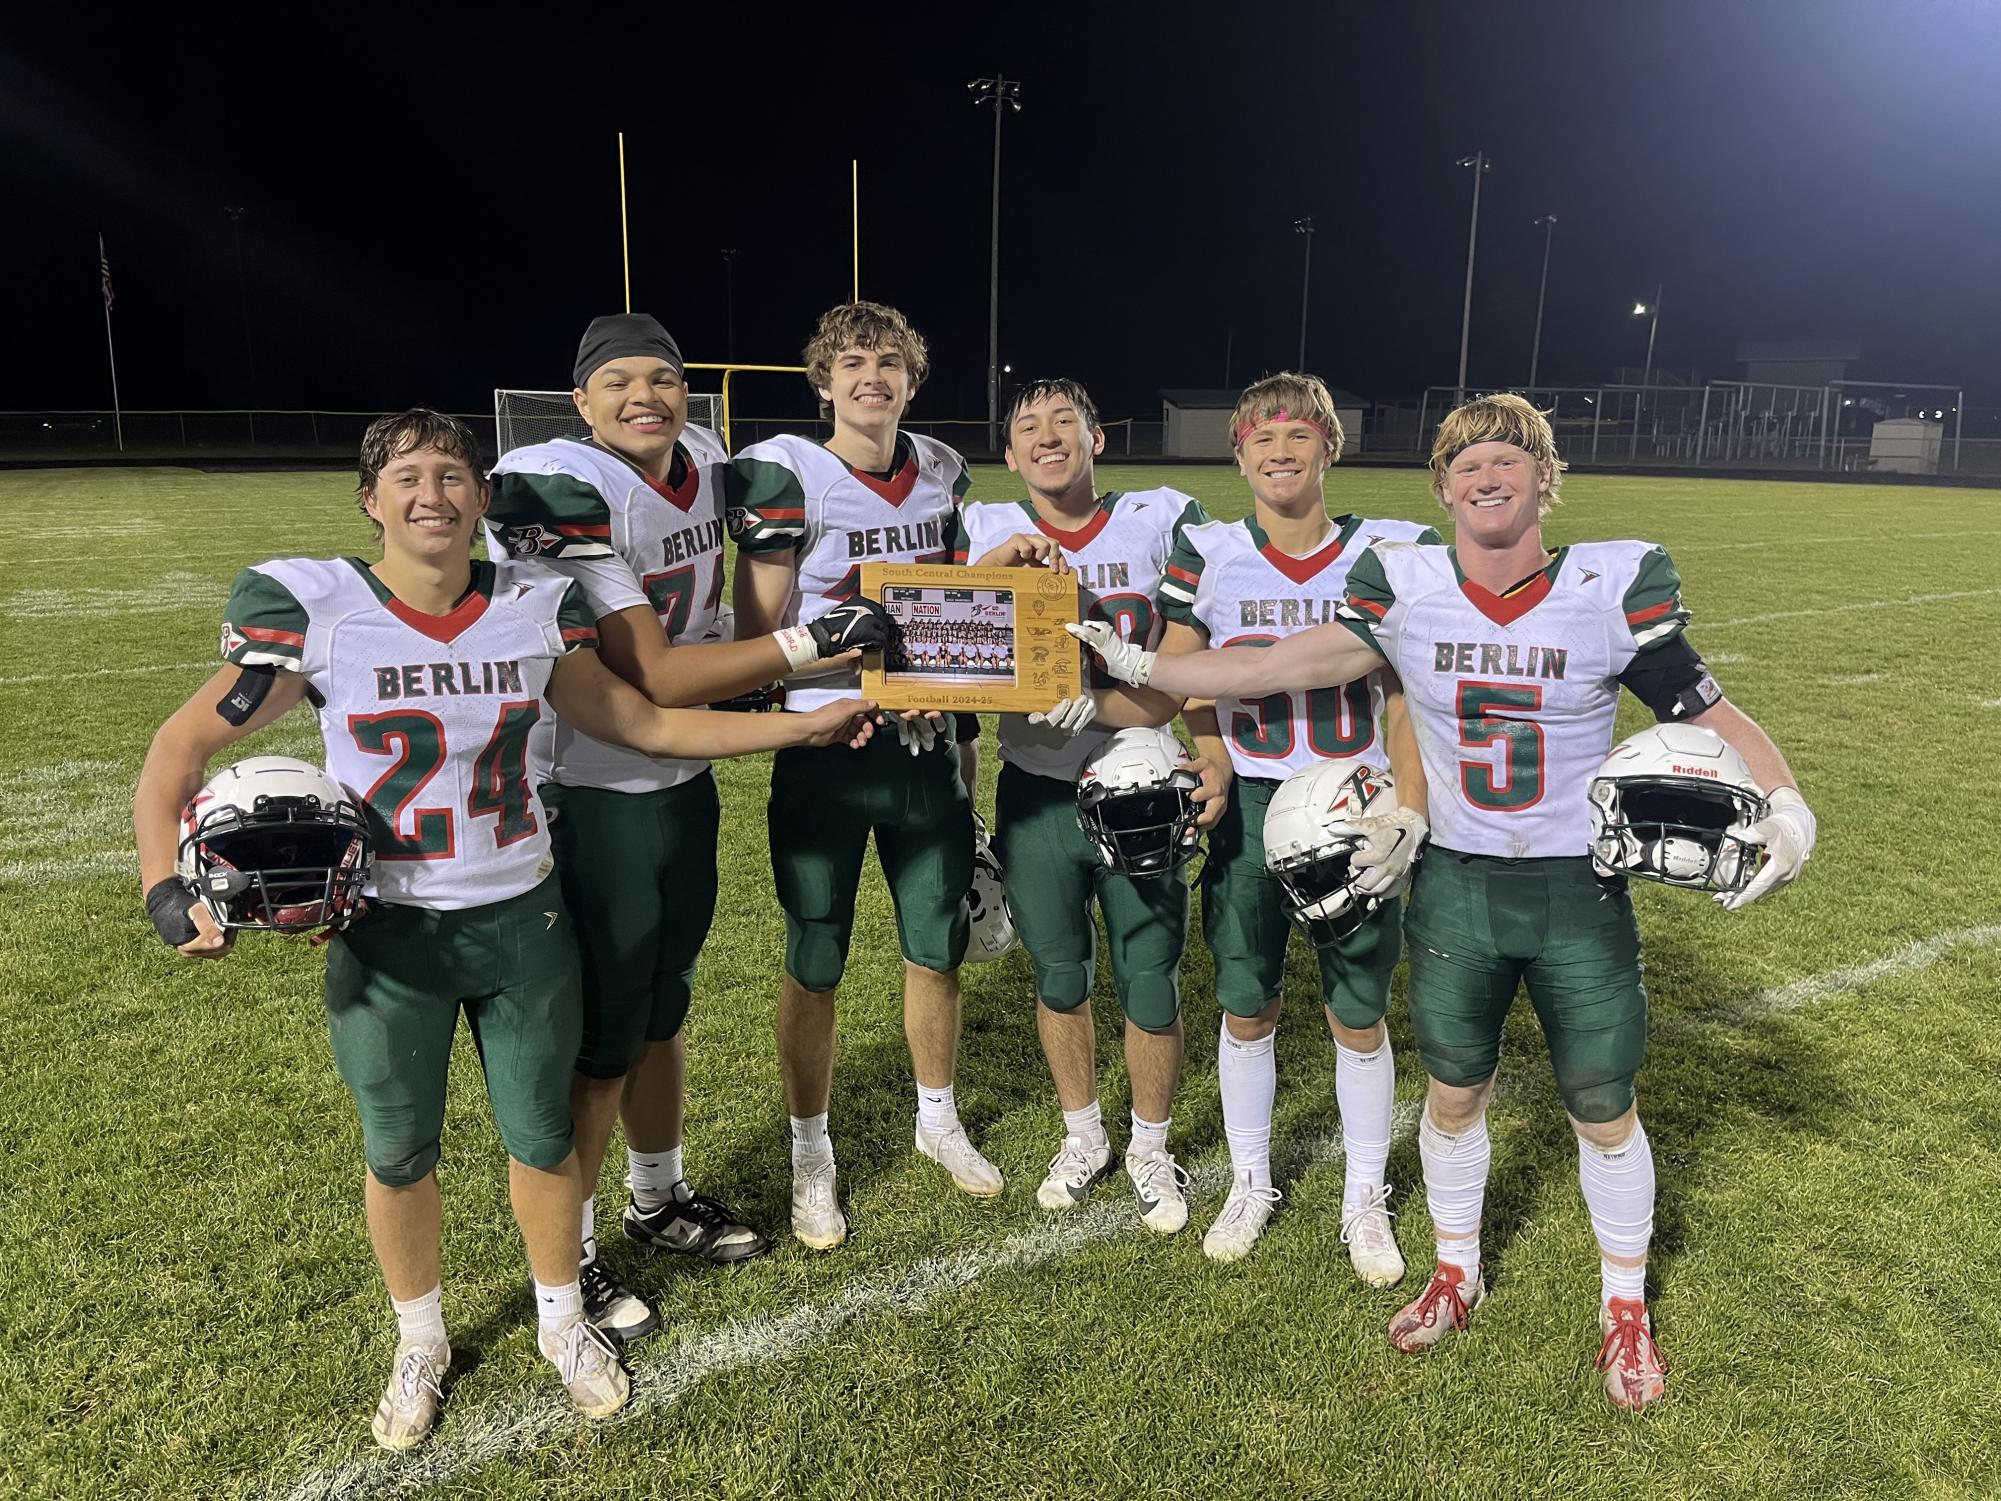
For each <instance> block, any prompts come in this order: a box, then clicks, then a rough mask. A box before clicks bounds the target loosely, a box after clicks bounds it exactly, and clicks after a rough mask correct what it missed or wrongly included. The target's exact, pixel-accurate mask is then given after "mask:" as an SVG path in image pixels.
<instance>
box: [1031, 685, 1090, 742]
mask: <svg viewBox="0 0 2001 1501" xmlns="http://www.w3.org/2000/svg"><path fill="white" fill-rule="evenodd" d="M1097 717H1098V700H1097V698H1096V697H1095V696H1094V695H1093V694H1092V693H1091V691H1090V690H1089V689H1088V688H1087V689H1085V690H1084V691H1083V692H1082V693H1080V694H1078V695H1077V696H1076V697H1075V698H1064V699H1058V700H1057V701H1056V703H1055V704H1053V705H1051V706H1050V707H1049V708H1047V709H1037V710H1036V711H1035V712H1034V713H1033V714H1031V715H1029V716H1028V722H1029V723H1030V724H1042V725H1047V726H1049V728H1050V729H1052V730H1058V731H1061V732H1062V733H1063V734H1065V735H1068V736H1070V737H1072V738H1075V737H1076V736H1078V735H1081V734H1083V733H1084V728H1085V726H1087V725H1088V724H1090V722H1091V721H1092V720H1094V719H1096V718H1097Z"/></svg>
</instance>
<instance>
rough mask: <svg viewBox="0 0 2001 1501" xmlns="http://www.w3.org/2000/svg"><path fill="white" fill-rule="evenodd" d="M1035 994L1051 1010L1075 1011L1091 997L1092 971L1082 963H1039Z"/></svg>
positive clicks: (1036, 972)
mask: <svg viewBox="0 0 2001 1501" xmlns="http://www.w3.org/2000/svg"><path fill="white" fill-rule="evenodd" d="M1035 994H1036V998H1037V999H1038V1000H1040V1001H1041V1002H1042V1004H1043V1005H1045V1006H1047V1007H1048V1008H1049V1009H1050V1010H1051V1011H1065V1012H1067V1011H1075V1010H1076V1009H1077V1008H1078V1007H1079V1006H1081V1005H1083V1004H1084V1002H1085V1001H1087V1000H1089V999H1090V998H1091V972H1090V971H1089V970H1087V969H1085V968H1084V966H1083V965H1081V964H1051V965H1047V966H1045V965H1041V964H1038V965H1036V966H1035Z"/></svg>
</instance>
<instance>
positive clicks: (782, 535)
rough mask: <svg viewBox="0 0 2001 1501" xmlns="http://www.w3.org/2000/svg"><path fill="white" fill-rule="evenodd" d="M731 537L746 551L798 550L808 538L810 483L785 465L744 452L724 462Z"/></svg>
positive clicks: (724, 480) (724, 489)
mask: <svg viewBox="0 0 2001 1501" xmlns="http://www.w3.org/2000/svg"><path fill="white" fill-rule="evenodd" d="M723 497H724V502H725V504H726V505H727V506H728V508H729V529H730V540H731V541H732V542H734V543H736V545H737V547H738V548H739V549H740V550H742V551H744V552H779V551H782V550H783V549H786V548H791V549H792V550H793V551H795V552H796V551H798V550H799V549H800V548H801V547H803V546H804V545H805V542H806V487H805V486H804V485H803V484H802V483H800V479H799V476H798V475H796V474H794V473H793V472H792V471H791V470H790V469H788V468H786V466H785V465H783V464H779V463H774V462H773V461H772V460H770V459H763V458H753V457H752V456H750V455H749V454H741V455H739V456H738V457H736V458H734V459H731V460H730V461H729V463H728V464H726V465H724V466H723Z"/></svg>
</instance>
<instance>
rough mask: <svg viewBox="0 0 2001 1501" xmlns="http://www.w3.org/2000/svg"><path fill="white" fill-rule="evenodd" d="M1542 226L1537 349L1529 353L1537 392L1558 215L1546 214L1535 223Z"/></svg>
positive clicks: (1531, 377)
mask: <svg viewBox="0 0 2001 1501" xmlns="http://www.w3.org/2000/svg"><path fill="white" fill-rule="evenodd" d="M1535 222H1536V223H1537V224H1539V225H1540V226H1542V285H1541V287H1539V288H1538V289H1537V291H1536V294H1535V347H1534V348H1533V349H1531V350H1530V351H1529V390H1530V391H1531V392H1533V391H1534V390H1535V378H1536V372H1537V371H1538V370H1540V369H1541V368H1542V308H1543V303H1544V302H1545V301H1546V300H1547V299H1548V297H1549V247H1550V242H1551V241H1552V240H1554V239H1555V238H1556V215H1555V214H1544V215H1543V216H1542V217H1541V218H1540V219H1538V220H1536V221H1535Z"/></svg>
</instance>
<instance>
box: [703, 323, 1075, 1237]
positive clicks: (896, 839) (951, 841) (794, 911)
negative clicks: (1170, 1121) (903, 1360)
mask: <svg viewBox="0 0 2001 1501" xmlns="http://www.w3.org/2000/svg"><path fill="white" fill-rule="evenodd" d="M802 363H803V364H804V365H805V366H806V369H807V375H806V378H807V380H808V381H809V382H810V383H811V384H812V386H813V388H814V390H815V391H816V392H817V393H818V395H819V398H820V407H821V415H822V416H823V417H831V418H832V419H833V428H834V431H833V435H832V436H831V437H830V438H828V440H827V442H826V443H825V444H824V445H821V444H818V443H815V442H813V441H812V440H811V439H808V438H802V437H793V436H786V437H778V438H772V439H769V440H767V441H765V442H763V443H757V444H753V445H752V446H751V447H749V448H747V449H745V450H744V451H743V452H742V453H740V454H737V455H736V456H735V457H734V458H733V459H732V460H731V461H730V464H729V466H728V470H727V474H728V483H729V503H730V513H729V517H730V534H731V536H732V537H734V538H735V540H736V544H737V564H736V593H735V604H736V612H737V621H738V624H739V626H740V627H741V628H742V629H743V630H745V631H747V632H750V631H765V630H772V629H776V628H779V627H782V626H797V625H801V624H805V623H809V622H813V621H817V620H819V619H821V618H822V617H823V616H825V615H827V614H829V613H830V612H832V611H836V610H839V609H840V608H841V607H842V606H844V605H847V604H849V603H850V602H851V601H853V600H854V599H855V598H856V597H857V594H858V592H859V590H860V588H861V565H862V564H863V563H864V562H868V561H899V562H908V563H963V562H965V561H966V537H965V531H964V528H963V526H962V524H961V522H960V514H959V500H960V498H961V497H962V496H963V495H964V494H965V493H966V490H967V487H968V485H969V483H970V478H969V476H968V474H967V470H966V464H965V460H963V459H962V458H960V457H959V455H958V454H956V453H954V452H953V451H952V450H951V449H949V448H947V447H946V446H945V445H944V444H942V443H939V442H937V441H935V440H933V439H931V438H927V437H923V436H920V435H918V434H914V433H906V432H903V431H902V430H901V428H900V426H899V424H900V422H901V420H902V417H903V413H904V411H905V409H906V408H907V407H908V406H909V404H910V399H911V397H912V396H914V395H915V394H916V392H917V389H918V388H919V387H920V386H922V385H923V383H924V376H925V373H926V371H927V370H928V368H929V356H928V354H927V352H926V348H925V344H924V340H923V339H922V338H921V337H920V336H919V335H918V333H917V331H916V330H915V329H913V328H912V327H911V326H910V323H909V321H908V320H907V319H906V318H905V317H904V316H903V314H902V313H900V312H898V311H896V310H895V309H894V308H889V307H884V306H881V305H880V304H878V303H872V302H854V303H846V304H843V305H841V306H839V307H836V308H833V309H831V310H830V311H829V312H827V313H826V314H825V315H823V316H822V317H821V319H820V322H819V326H818V328H817V329H816V330H815V331H814V334H813V338H812V340H811V342H810V343H808V344H807V346H806V350H805V354H804V356H803V359H802ZM1052 559H1054V560H1055V561H1057V562H1060V555H1059V554H1058V553H1057V550H1056V545H1055V543H1053V542H1051V541H1050V540H1049V539H1048V538H1047V537H1044V536H1042V535H1041V534H1040V533H1035V534H1017V535H1015V536H1014V537H1011V538H1009V539H1008V541H1007V542H1006V543H1005V544H1004V545H1002V546H999V547H996V548H994V549H992V550H990V551H989V552H988V554H987V555H985V556H983V557H981V558H980V559H979V560H978V561H979V562H980V563H981V564H984V565H989V566H991V565H997V564H1002V563H1042V562H1048V561H1050V560H1052ZM856 682H857V679H856V678H855V677H854V676H853V675H852V674H828V675H826V676H824V677H820V678H817V679H814V680H812V681H809V682H795V683H794V684H792V685H790V686H789V687H788V691H787V694H786V701H785V707H786V709H787V710H788V711H798V710H807V709H813V708H817V707H819V706H820V705H822V704H825V703H827V702H828V701H830V700H834V699H838V698H840V697H841V696H842V695H843V694H851V693H853V692H854V690H855V685H856ZM899 743H900V744H901V745H902V746H903V748H904V749H906V750H908V751H909V754H908V755H902V754H899V753H898V751H897V745H898V744H899ZM959 767H960V758H959V756H958V755H957V754H956V753H955V745H954V737H953V735H952V734H950V733H947V734H940V733H939V722H938V716H935V715H934V716H928V717H927V716H922V715H906V716H905V717H903V718H901V719H899V720H898V721H897V734H896V736H895V737H891V736H888V735H881V736H878V737H876V739H875V741H874V742H873V743H872V748H871V749H870V750H869V751H868V752H867V753H866V754H864V755H861V756H858V757H856V758H855V759H854V760H853V761H852V762H847V761H836V760H832V759H830V758H828V757H825V756H820V755H816V754H813V753H811V752H802V753H794V754H787V755H783V756H780V757H778V758H777V760H776V762H775V763H774V765H773V767H772V772H771V802H770V807H769V810H768V816H769V819H770V826H771V863H772V871H773V874H774V877H775V884H776V886H777V890H778V902H779V905H780V906H781V907H782V908H784V911H785V980H784V987H783V990H782V993H781V995H780V998H779V1003H778V1052H779V1062H780V1066H781V1070H782V1072H783V1074H784V1076H785V1098H786V1102H787V1108H788V1111H789V1113H790V1115H791V1120H792V1233H793V1234H794V1235H795V1236H797V1237H798V1238H799V1239H800V1240H801V1241H802V1242H804V1243H805V1244H806V1245H808V1246H811V1247H813V1248H814V1249H815V1250H828V1249H831V1248H832V1247H834V1246H837V1245H839V1244H840V1243H841V1242H842V1241H843V1240H844V1239H845V1238H846V1237H847V1220H846V1217H845V1216H844V1215H843V1214H842V1212H841V1208H840V1204H839V1201H838V1199H837V1198H836V1195H835V1170H834V1149H833V1143H832V1140H831V1138H830V1137H829V1136H828V1134H827V1104H828V1098H829V1094H830V1090H831V1086H832V1081H833V1068H834V1004H833V1003H834V995H835V991H836V989H837V988H838V986H839V985H840V981H841V973H842V970H843V969H844V968H845V966H846V963H847V954H848V940H849V937H850V934H851V933H852V930H853V927H854V915H855V890H856V887H857V885H858V884H859V883H860V880H861V866H862V855H863V853H864V851H865V850H866V848H867V845H868V841H869V837H870V835H871V833H873V835H874V837H875V844H876V853H877V854H878V855H879V856H880V858H881V861H882V869H883V876H884V878H885V879H886V880H887V882H888V884H889V892H890V898H891V900H892V901H893V902H894V904H895V907H896V921H897V934H898V938H899V940H900V943H901V946H902V950H903V957H904V987H903V1019H904V1031H905V1034H906V1036H907V1038H908V1040H909V1043H910V1058H911V1064H912V1067H913V1069H914V1071H915V1074H916V1079H917V1102H918V1103H917V1125H916V1144H917V1150H918V1151H920V1152H922V1153H923V1154H924V1155H925V1156H927V1157H929V1158H931V1159H932V1160H933V1161H935V1162H937V1163H938V1164H939V1165H940V1166H941V1167H943V1168H944V1169H945V1171H946V1172H948V1173H949V1174H950V1175H951V1177H952V1180H953V1182H954V1183H956V1184H957V1185H958V1186H959V1187H960V1188H961V1189H962V1190H964V1191H965V1192H967V1193H970V1194H974V1195H977V1196H979V1197H983V1198H984V1197H992V1196H995V1195H998V1194H999V1193H1000V1191H1001V1188H1002V1180H1001V1175H1000V1173H999V1171H998V1170H997V1169H996V1168H995V1167H994V1165H993V1164H992V1163H991V1162H989V1161H987V1159H986V1158H985V1157H984V1156H982V1155H981V1154H980V1152H979V1150H978V1148H976V1147H975V1146H974V1145H973V1143H972V1141H971V1140H970V1139H969V1138H968V1137H967V1135H966V1132H965V1128H964V1127H963V1126H962V1125H961V1124H960V1123H959V1113H958V1105H957V1101H956V1098H955V1095H954V1091H953V1078H954V1074H955V1068H956V1060H957V1055H958V1046H959V1022H960V1004H959V979H958V969H959V963H960V960H961V959H962V957H963V956H964V954H965V949H966V903H965V896H966V892H967V890H968V889H969V888H970V886H971V885H972V859H973V810H972V804H971V802H970V800H969V799H968V797H967V794H966V787H965V783H964V782H963V781H962V780H961V778H960V775H959Z"/></svg>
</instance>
